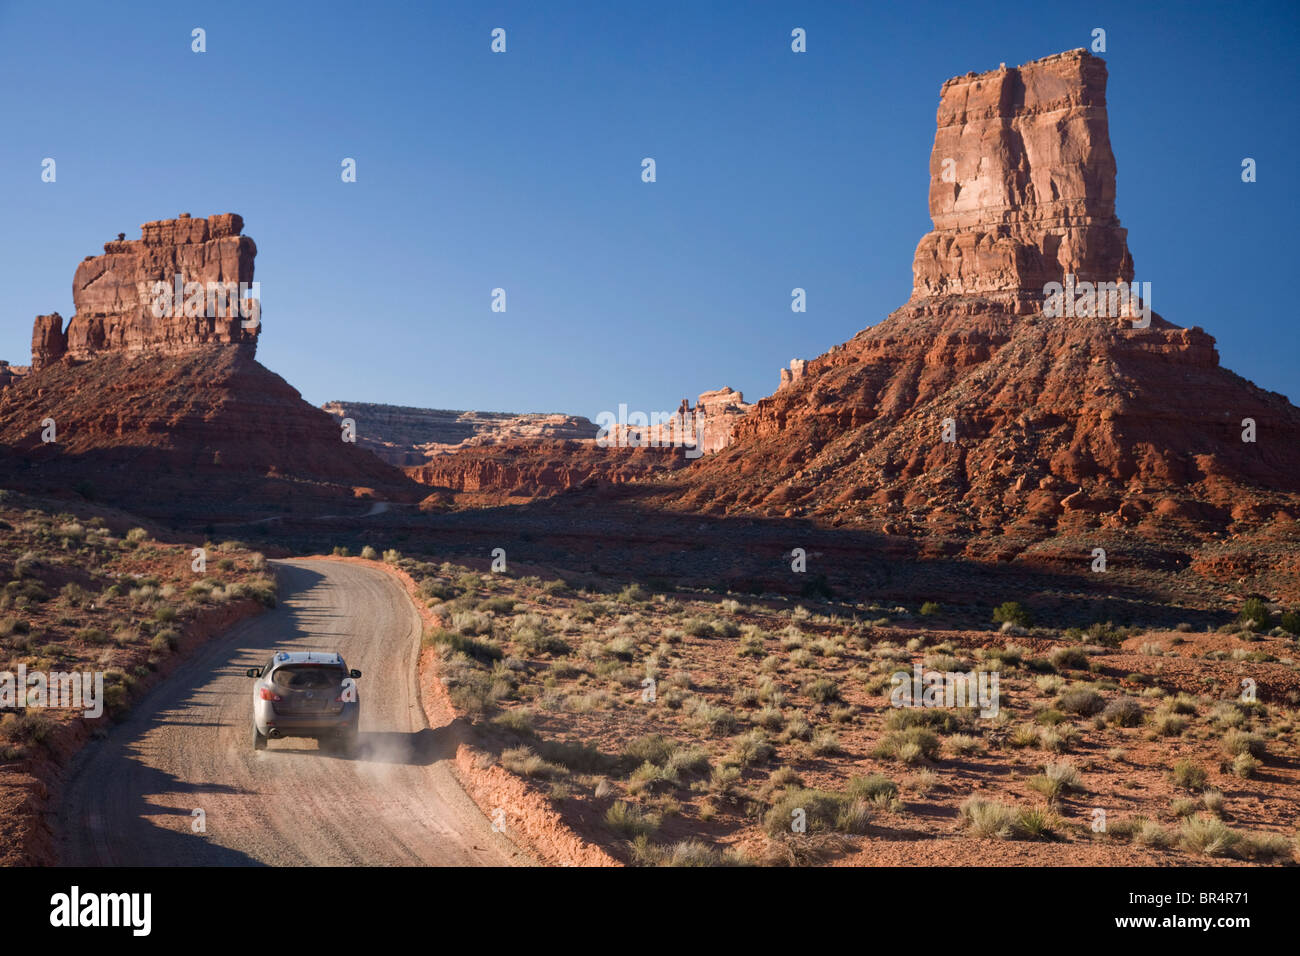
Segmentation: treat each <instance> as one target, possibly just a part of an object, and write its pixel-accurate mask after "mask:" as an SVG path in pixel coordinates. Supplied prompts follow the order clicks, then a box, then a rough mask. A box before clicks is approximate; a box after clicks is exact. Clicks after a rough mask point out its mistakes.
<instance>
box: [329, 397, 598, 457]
mask: <svg viewBox="0 0 1300 956" xmlns="http://www.w3.org/2000/svg"><path fill="white" fill-rule="evenodd" d="M321 409H322V410H323V411H325V412H326V413H328V414H330V415H332V416H334V418H335V419H337V420H339V421H342V420H343V419H351V420H352V421H353V422H355V423H356V426H357V443H358V444H359V445H361V446H362V447H363V448H366V449H368V450H369V451H371V452H373V453H374V454H376V455H378V456H379V457H380V458H382V459H383V460H384V461H387V462H389V463H390V464H393V465H399V466H407V465H420V464H423V463H424V462H425V461H426V460H428V459H429V458H431V457H432V456H434V455H439V454H444V453H447V452H451V451H456V450H458V449H461V448H465V447H471V446H474V445H494V444H501V443H503V442H525V443H526V442H529V441H569V440H573V441H590V440H592V439H594V438H595V437H596V426H595V425H594V424H593V423H592V422H591V420H590V419H587V418H583V417H582V416H581V415H560V414H531V413H511V412H472V411H449V410H444V409H436V408H410V407H407V406H403V405H377V404H372V403H368V402H326V403H325V404H324V405H322V406H321Z"/></svg>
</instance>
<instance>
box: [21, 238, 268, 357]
mask: <svg viewBox="0 0 1300 956" xmlns="http://www.w3.org/2000/svg"><path fill="white" fill-rule="evenodd" d="M243 228H244V220H243V219H242V218H241V217H240V216H238V215H236V214H234V213H223V214H220V215H215V216H209V217H208V218H207V219H194V218H191V217H190V216H189V214H188V213H183V214H182V215H181V216H180V217H179V218H177V219H164V220H159V221H157V222H147V223H145V224H144V225H143V226H141V227H140V229H141V237H140V238H139V239H128V240H123V239H119V240H115V241H112V242H107V243H105V244H104V254H103V255H102V256H87V257H86V259H85V261H83V262H82V263H81V264H80V265H79V266H77V271H76V275H75V276H74V277H73V280H72V301H73V304H74V305H75V306H76V312H75V314H74V315H73V316H72V319H71V320H70V321H69V322H68V327H67V329H66V330H63V329H61V325H62V319H61V318H60V317H59V316H58V315H57V314H55V315H44V316H38V317H37V318H36V324H35V327H34V328H33V330H32V366H33V367H34V368H38V369H39V368H44V367H45V366H47V365H49V364H50V363H52V362H55V361H58V359H60V358H61V357H63V356H64V355H67V356H69V357H70V358H72V359H74V360H77V361H85V360H87V359H89V358H90V357H91V356H93V355H97V354H100V353H103V352H140V351H152V352H160V353H163V352H183V351H186V350H189V349H194V348H198V347H200V346H205V345H240V346H244V347H246V348H248V349H249V350H250V354H251V351H252V350H253V349H254V348H255V347H256V342H257V335H258V332H259V331H260V330H261V327H260V322H257V321H254V320H253V318H254V317H252V316H250V317H244V316H241V314H240V296H239V292H240V289H239V284H240V283H244V284H246V285H251V283H252V282H253V259H254V257H255V256H256V255H257V246H256V245H255V244H254V243H253V240H252V239H250V238H248V237H247V236H243V235H240V233H241V232H242V231H243ZM177 275H179V276H181V282H182V287H181V292H182V295H181V296H180V297H179V301H177V297H176V296H175V295H168V297H167V298H168V301H166V302H163V301H162V300H160V299H159V287H158V286H156V285H155V283H164V284H165V286H166V288H167V289H168V291H169V293H170V292H172V291H174V283H175V277H176V276H177ZM194 284H197V285H198V286H200V287H201V288H202V292H201V293H200V294H201V298H202V301H201V302H200V301H199V300H198V299H197V298H195V292H196V289H195V285H194ZM209 284H211V285H212V286H213V294H212V295H211V296H209V295H208V288H209ZM216 287H220V289H221V293H222V294H221V296H220V297H218V295H217V294H216V293H217V288H216ZM232 293H233V294H232ZM187 305H188V308H187ZM246 311H249V310H246ZM155 312H162V313H163V314H162V315H156V314H155ZM195 312H197V313H199V314H193V313H195ZM187 313H188V314H187ZM259 314H260V312H259Z"/></svg>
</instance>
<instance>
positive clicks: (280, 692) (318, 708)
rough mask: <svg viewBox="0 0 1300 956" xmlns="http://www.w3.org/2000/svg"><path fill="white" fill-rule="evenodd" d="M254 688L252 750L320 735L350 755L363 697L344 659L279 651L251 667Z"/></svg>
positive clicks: (335, 655)
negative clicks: (274, 741)
mask: <svg viewBox="0 0 1300 956" xmlns="http://www.w3.org/2000/svg"><path fill="white" fill-rule="evenodd" d="M247 673H248V676H249V677H256V678H257V683H256V684H255V685H254V686H253V749H254V750H265V749H266V742H267V739H268V738H275V739H277V740H278V739H279V738H281V737H315V738H316V739H317V740H320V741H322V742H324V741H329V742H330V743H334V744H337V745H340V746H341V747H342V748H343V749H344V750H347V751H350V750H351V749H352V748H353V747H354V746H355V745H356V742H357V723H358V721H359V720H360V717H361V698H360V696H359V695H358V694H357V685H356V680H357V678H358V677H360V676H361V671H358V670H352V671H350V670H348V668H347V665H346V664H344V663H343V655H341V654H326V653H322V652H321V651H280V652H278V653H276V654H275V655H273V656H272V657H271V659H270V660H269V661H267V662H266V665H265V666H264V667H250V668H249V669H248V672H247Z"/></svg>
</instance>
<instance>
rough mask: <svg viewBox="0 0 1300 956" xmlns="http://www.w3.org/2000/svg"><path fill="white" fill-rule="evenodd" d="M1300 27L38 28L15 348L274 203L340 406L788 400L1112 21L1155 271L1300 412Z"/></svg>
mask: <svg viewBox="0 0 1300 956" xmlns="http://www.w3.org/2000/svg"><path fill="white" fill-rule="evenodd" d="M1298 11H1300V6H1298V5H1296V4H1295V3H1277V4H1265V3H1260V4H1251V3H1242V4H1220V3H1168V4H1140V3H1133V2H1125V3H1093V4H1060V5H1051V8H1049V5H1046V4H1043V3H1042V2H1041V0H1038V2H1031V3H996V4H995V3H985V4H971V3H935V4H908V3H888V4H879V5H877V4H863V3H815V4H813V3H797V4H795V3H789V4H783V3H762V2H735V3H703V2H699V3H673V2H656V3H653V4H632V3H599V4H598V3H585V4H579V3H555V2H548V3H546V4H539V3H522V2H521V3H481V2H480V3H459V2H447V3H437V4H429V3H418V4H417V3H409V4H390V3H383V2H369V3H366V4H352V3H347V4H329V3H314V4H310V5H307V4H303V5H294V4H288V3H235V2H223V3H219V4H215V3H202V4H199V3H195V4H187V3H182V2H174V0H173V2H162V3H150V2H133V3H130V4H104V3H100V2H97V3H93V4H92V3H72V4H59V3H49V2H41V3H26V2H8V3H6V2H0V42H3V44H4V49H5V56H4V58H3V60H2V61H0V116H3V118H4V120H5V130H6V135H5V137H4V139H3V142H2V143H0V209H2V210H3V212H4V221H5V226H6V228H5V230H4V233H3V235H0V262H3V263H5V268H6V272H5V276H4V279H5V285H6V290H7V295H6V303H5V304H6V308H5V312H4V315H3V317H2V318H0V358H7V359H9V360H10V361H11V362H14V363H16V364H17V363H25V362H26V360H27V358H28V356H29V353H30V335H31V321H32V318H33V317H34V316H35V315H36V314H38V313H45V312H50V311H55V310H57V311H59V312H61V313H62V314H63V315H64V317H65V318H67V317H69V316H70V315H71V313H72V297H71V282H72V274H73V271H74V269H75V267H76V265H77V263H78V262H80V261H81V259H82V258H83V257H84V256H87V255H91V254H96V253H99V252H100V251H101V249H102V244H103V243H104V242H105V241H107V240H109V239H112V238H114V237H115V236H116V234H117V233H118V232H125V233H127V235H128V237H131V238H134V237H138V235H139V225H140V223H143V222H146V221H149V220H153V219H162V218H170V217H173V216H175V215H176V214H177V213H179V212H182V211H184V212H190V213H192V214H193V215H195V216H202V215H209V214H211V213H215V212H238V213H240V214H241V215H243V217H244V219H245V223H246V225H245V232H246V234H248V235H250V236H252V237H253V239H254V240H255V241H256V242H257V245H258V257H257V279H258V280H259V281H260V282H261V284H262V299H263V308H264V313H263V319H264V329H263V334H262V338H261V342H260V344H259V347H258V356H259V358H260V359H261V360H262V361H263V363H265V364H266V365H267V366H269V367H270V368H272V369H274V370H275V371H277V372H279V373H280V374H281V375H283V376H284V377H285V378H286V379H288V380H289V381H290V382H291V383H292V384H293V385H294V386H296V387H297V388H298V389H300V390H301V391H302V393H303V395H304V397H305V398H307V399H308V400H309V401H311V402H313V403H316V404H319V403H321V402H323V401H326V400H329V399H335V398H337V399H347V400H353V401H376V402H390V403H396V404H405V405H421V406H432V407H440V408H473V409H482V410H502V411H565V412H571V413H577V414H585V415H588V416H592V417H594V416H595V415H596V413H597V412H599V411H601V410H603V409H615V408H617V406H618V404H619V403H621V402H625V403H627V404H628V405H629V406H630V407H631V408H634V409H644V410H647V411H652V410H659V409H671V408H673V407H675V406H676V403H677V402H678V401H679V400H680V399H681V398H682V397H683V396H691V397H692V398H693V397H694V396H695V395H697V394H698V393H699V392H701V391H703V390H705V389H711V388H718V387H721V386H723V385H730V386H732V387H733V388H738V389H742V390H743V391H744V392H745V395H746V398H747V399H749V400H750V401H754V400H756V399H758V398H759V397H762V396H764V395H767V394H770V393H771V392H772V390H773V389H774V388H775V387H776V384H777V369H778V368H779V367H780V366H782V365H785V364H786V363H787V362H788V361H789V359H791V358H794V357H804V358H811V357H813V356H815V355H818V354H820V353H822V352H824V351H825V350H826V349H828V348H829V347H831V346H833V345H835V344H837V343H839V342H843V341H845V340H847V339H849V338H850V337H852V336H853V335H854V334H855V333H856V332H858V331H859V330H860V329H863V328H865V327H867V326H869V325H874V324H876V323H877V322H879V321H880V320H882V319H883V318H884V317H885V316H886V315H887V314H888V313H889V312H890V311H892V310H893V309H895V308H897V307H898V306H899V305H901V304H902V303H903V302H904V301H905V300H906V299H907V296H908V294H909V292H910V288H911V260H912V253H913V251H914V249H915V247H916V243H917V241H918V240H919V239H920V238H921V236H922V235H923V234H924V233H925V232H926V231H928V230H929V228H930V221H929V217H928V214H927V207H926V202H927V189H928V158H929V153H930V148H931V146H932V144H933V137H934V117H935V109H936V107H937V105H938V96H939V87H940V84H941V83H942V82H943V81H944V80H945V79H947V78H948V77H950V76H954V75H957V74H960V73H965V72H967V71H968V70H977V71H978V70H986V69H992V68H994V67H996V66H997V65H998V63H999V62H1006V63H1007V64H1008V65H1014V64H1019V63H1023V62H1025V61H1027V60H1030V59H1035V58H1038V57H1041V56H1046V55H1049V54H1052V53H1056V52H1059V51H1061V50H1065V49H1070V48H1074V47H1082V46H1087V45H1088V44H1089V43H1090V42H1091V31H1092V30H1093V28H1094V27H1103V28H1105V29H1106V31H1107V52H1106V54H1105V57H1106V60H1107V63H1108V67H1109V70H1110V86H1109V91H1108V101H1109V106H1110V121H1111V139H1112V145H1113V147H1114V151H1115V155H1116V159H1117V162H1118V166H1119V181H1118V212H1119V216H1120V219H1121V221H1122V223H1123V224H1124V226H1125V227H1127V228H1128V230H1129V244H1130V248H1131V249H1132V252H1133V255H1134V259H1135V262H1136V265H1137V278H1139V279H1140V280H1147V281H1151V282H1152V283H1153V296H1152V299H1153V302H1154V305H1155V308H1156V310H1157V311H1158V312H1160V313H1161V314H1162V315H1164V316H1165V317H1166V318H1167V319H1169V320H1171V321H1173V322H1176V323H1178V324H1180V325H1185V326H1191V325H1199V326H1201V327H1202V328H1204V329H1206V330H1207V331H1208V332H1210V333H1211V334H1212V335H1214V336H1215V337H1216V338H1217V339H1218V344H1219V351H1220V354H1221V357H1222V360H1223V364H1224V365H1226V366H1227V367H1229V368H1231V369H1233V370H1234V371H1237V372H1238V373H1240V374H1242V375H1244V376H1246V377H1248V378H1250V379H1253V380H1254V381H1255V382H1257V383H1258V384H1260V385H1262V386H1264V387H1266V388H1269V389H1272V390H1275V391H1280V392H1282V393H1283V394H1286V395H1288V396H1289V397H1290V398H1291V399H1292V401H1297V400H1300V388H1297V380H1296V371H1295V370H1296V366H1297V359H1298V358H1300V348H1298V347H1297V346H1298V345H1300V332H1298V331H1297V323H1298V322H1300V317H1298V316H1297V314H1296V309H1295V304H1294V303H1295V299H1294V295H1293V293H1292V292H1291V290H1290V288H1289V286H1290V282H1291V281H1292V277H1293V276H1294V275H1295V274H1296V271H1295V268H1294V262H1293V258H1292V257H1293V255H1294V249H1295V243H1294V241H1293V233H1294V230H1295V223H1296V222H1297V220H1300V216H1298V215H1297V213H1298V212H1300V209H1298V208H1297V206H1298V205H1300V204H1298V202H1297V198H1298V196H1300V182H1298V181H1297V176H1296V166H1297V157H1298V156H1300V136H1298V134H1297V124H1296V118H1297V108H1296V105H1295V96H1296V91H1297V89H1300V83H1298V82H1297V81H1298V80H1300V68H1298V67H1297V62H1298V61H1297V56H1296V53H1295V49H1296V47H1297V43H1298V42H1300V29H1298V28H1297V27H1298V24H1300V12H1298ZM195 27H202V28H204V29H205V30H206V31H207V52H206V53H203V54H196V53H193V52H191V49H190V44H191V40H190V33H191V30H192V29H193V28H195ZM494 27H503V28H505V29H506V31H507V52H506V53H505V54H504V55H494V54H492V53H491V52H490V50H489V44H490V39H491V38H490V32H491V30H492V29H493V28H494ZM794 27H803V28H805V29H806V30H807V34H808V52H807V53H806V54H803V55H796V54H794V53H792V52H791V51H790V46H789V44H790V31H791V29H792V28H794ZM646 156H652V157H654V158H655V160H656V163H657V167H658V181H657V182H656V183H654V184H645V183H642V182H641V177H640V172H641V165H640V164H641V160H642V158H643V157H646ZM1246 156H1250V157H1253V158H1255V159H1256V161H1257V163H1258V181H1257V182H1256V183H1254V184H1243V183H1242V182H1241V179H1240V166H1241V161H1242V158H1243V157H1246ZM45 157H53V158H55V159H56V161H57V164H58V166H57V170H58V180H57V182H56V183H53V184H49V183H43V182H41V179H40V172H41V168H40V164H41V160H42V159H43V158H45ZM344 157H353V158H355V159H356V161H357V172H358V177H357V178H358V181H357V182H356V183H354V184H344V183H343V182H342V181H341V179H340V175H339V174H340V162H341V160H342V159H343V158H344ZM796 286H799V287H803V288H805V289H806V290H807V294H808V312H807V313H806V314H804V315H796V314H794V313H792V312H791V311H790V307H789V303H790V290H791V289H792V288H794V287H796ZM495 287H502V288H505V289H506V294H507V306H508V308H507V312H506V313H504V314H499V313H493V312H491V311H490V309H489V305H490V293H491V290H492V289H493V288H495Z"/></svg>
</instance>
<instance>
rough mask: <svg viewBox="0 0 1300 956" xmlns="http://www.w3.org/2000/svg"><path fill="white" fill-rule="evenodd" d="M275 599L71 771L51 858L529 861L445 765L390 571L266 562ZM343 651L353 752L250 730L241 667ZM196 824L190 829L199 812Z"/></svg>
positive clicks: (404, 604) (113, 862)
mask: <svg viewBox="0 0 1300 956" xmlns="http://www.w3.org/2000/svg"><path fill="white" fill-rule="evenodd" d="M275 564H276V568H277V573H278V575H279V579H280V601H279V605H278V607H277V608H276V609H275V610H273V611H268V612H267V613H265V614H262V615H260V616H258V617H256V618H253V619H250V620H248V621H246V622H244V623H242V624H240V625H238V626H237V627H235V628H234V629H233V630H231V632H230V633H229V634H226V635H224V636H223V637H220V638H217V639H215V640H213V641H211V642H209V643H208V644H207V645H206V646H204V647H202V648H201V649H200V650H199V651H198V653H197V654H196V655H195V656H194V657H193V658H192V659H190V660H188V661H186V662H185V664H183V665H182V666H181V667H180V668H178V669H177V670H176V672H175V673H174V674H173V675H172V676H171V677H170V678H168V679H167V680H166V681H165V682H164V683H162V684H161V685H159V686H158V687H157V688H155V689H154V690H153V691H152V692H151V693H150V694H149V695H148V696H147V697H146V698H144V699H143V700H142V701H140V702H139V703H138V704H137V706H136V707H135V708H134V710H133V711H132V714H131V716H130V718H129V719H128V720H127V721H125V722H123V723H122V724H119V725H118V726H116V727H114V728H113V729H112V730H111V732H110V733H109V735H108V736H107V737H106V738H105V739H103V740H100V741H92V742H91V743H90V744H89V745H87V746H86V747H85V748H84V749H83V751H82V752H81V753H80V754H79V755H78V757H77V758H76V760H75V761H74V762H73V764H72V765H71V767H70V769H69V776H68V779H67V782H66V785H65V786H64V788H63V794H62V799H61V801H60V806H59V812H58V823H57V826H58V830H57V833H58V834H59V837H58V838H59V859H60V862H61V863H63V864H65V865H79V866H177V865H180V866H212V865H217V866H230V865H236V866H238V865H258V864H268V865H277V866H280V865H289V866H313V865H335V866H338V865H353V866H402V865H425V866H448V865H450V866H475V865H490V866H513V865H527V864H531V863H533V862H534V861H533V860H531V859H530V858H529V856H528V855H527V854H526V853H524V852H523V851H522V850H520V849H519V848H518V847H516V846H515V845H514V844H512V843H511V842H510V841H509V840H508V839H506V838H505V837H504V836H503V835H502V834H498V833H494V832H492V829H491V826H490V824H489V821H488V819H487V817H485V816H484V814H483V813H482V812H481V811H480V810H479V809H478V807H477V806H476V805H475V804H474V803H473V802H472V801H471V800H470V798H469V797H468V796H467V795H466V794H465V792H464V791H463V790H462V789H461V787H460V785H459V783H458V782H457V780H456V778H455V776H454V775H453V773H452V771H451V762H450V758H451V757H452V746H453V745H451V744H450V741H449V734H448V732H447V731H446V730H445V729H440V728H430V727H429V726H428V724H427V722H426V720H425V715H424V712H423V710H422V708H421V707H420V701H419V695H418V692H417V685H416V657H417V655H418V653H419V638H420V619H419V616H418V614H417V613H416V610H415V608H414V607H413V606H412V604H411V602H410V599H409V598H408V597H407V596H406V594H405V593H404V592H403V590H402V588H401V587H400V585H399V584H398V583H397V582H396V581H394V580H393V579H392V578H391V577H389V576H388V575H386V574H384V573H383V572H382V571H378V570H375V569H372V568H366V567H361V566H358V565H353V564H349V563H346V562H338V561H308V560H295V561H281V562H275ZM273 649H274V650H279V649H287V650H307V649H318V650H326V651H334V650H337V651H340V652H342V654H343V656H344V658H345V659H346V660H347V663H348V666H349V667H354V668H359V669H360V670H361V672H362V677H361V680H360V681H358V689H359V690H360V693H361V706H362V710H361V735H360V742H359V746H358V750H357V752H356V753H355V754H354V755H352V756H351V757H348V756H342V755H336V754H333V753H330V752H329V751H328V750H322V749H319V748H318V746H317V744H316V742H315V741H312V740H297V739H291V740H278V741H277V740H272V741H270V745H269V747H268V749H266V750H263V751H260V752H255V751H254V750H253V745H252V742H251V739H250V729H249V724H250V719H251V710H252V704H251V694H252V686H253V681H252V680H250V679H249V678H248V677H247V676H245V671H246V669H247V668H249V667H256V666H260V665H262V664H264V663H265V662H266V660H267V658H268V657H269V656H270V653H271V651H272V650H273ZM196 809H197V810H202V811H203V814H204V816H203V822H204V825H205V827H206V829H205V832H201V833H199V832H195V830H194V824H195V821H196V819H198V818H197V817H196V816H195V815H194V812H193V811H195V810H196Z"/></svg>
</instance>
